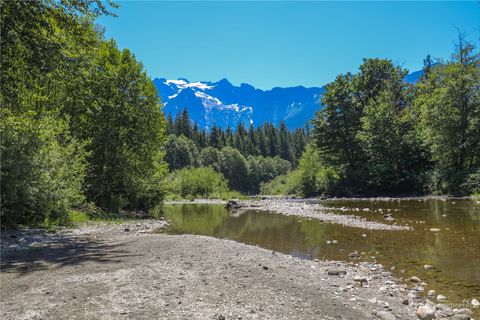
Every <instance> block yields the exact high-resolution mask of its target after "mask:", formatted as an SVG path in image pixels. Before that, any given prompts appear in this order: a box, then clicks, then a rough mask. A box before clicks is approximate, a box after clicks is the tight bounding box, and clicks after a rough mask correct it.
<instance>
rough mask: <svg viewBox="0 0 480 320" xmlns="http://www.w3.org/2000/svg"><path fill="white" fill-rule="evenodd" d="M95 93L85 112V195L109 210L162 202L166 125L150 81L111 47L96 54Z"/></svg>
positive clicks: (138, 66)
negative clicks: (87, 157)
mask: <svg viewBox="0 0 480 320" xmlns="http://www.w3.org/2000/svg"><path fill="white" fill-rule="evenodd" d="M93 77H94V78H95V79H96V80H95V81H96V83H95V86H94V88H95V90H96V94H95V97H94V101H93V106H92V108H91V109H90V110H89V111H90V112H89V113H88V121H87V124H86V126H87V128H86V130H85V132H86V134H85V137H84V138H85V139H89V141H90V144H89V150H91V154H92V155H91V157H90V165H91V171H90V172H89V175H88V177H87V181H88V184H89V190H88V194H89V197H90V199H92V200H94V201H95V203H96V204H97V205H98V206H100V207H102V208H107V209H109V210H113V211H118V210H120V209H122V208H123V207H126V208H132V209H133V208H137V209H147V208H149V207H151V206H152V205H153V204H154V203H156V202H159V201H161V199H162V193H163V192H162V189H161V182H160V181H161V178H162V176H163V173H164V172H165V169H164V168H163V166H162V163H161V159H162V156H163V139H164V126H165V121H164V118H163V114H162V113H161V111H160V105H159V102H158V97H157V92H156V90H155V87H154V85H153V83H152V82H151V80H150V79H149V78H148V76H147V75H146V74H145V72H144V71H143V70H142V65H141V64H140V63H138V62H137V61H136V60H135V58H134V56H133V55H132V54H131V53H130V52H129V51H128V50H123V51H121V52H120V51H119V50H118V49H117V47H116V44H115V42H113V41H109V42H105V43H103V44H102V45H101V47H100V48H99V50H98V51H97V57H96V69H95V72H94V75H93Z"/></svg>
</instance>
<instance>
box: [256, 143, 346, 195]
mask: <svg viewBox="0 0 480 320" xmlns="http://www.w3.org/2000/svg"><path fill="white" fill-rule="evenodd" d="M339 181H340V176H339V175H338V173H337V172H336V171H335V170H334V169H333V168H331V167H326V166H323V165H322V164H321V162H320V158H319V155H318V151H317V150H316V149H315V148H314V147H313V146H311V145H308V146H307V148H306V150H305V152H304V153H303V154H302V157H301V158H300V161H299V164H298V168H297V169H296V170H293V171H291V172H289V173H288V174H286V175H282V176H279V177H277V178H275V179H273V180H271V181H270V182H268V183H264V184H262V185H261V187H260V191H261V193H262V194H269V195H287V194H295V195H297V196H300V197H313V196H317V195H321V194H333V193H335V192H336V191H337V188H338V182H339Z"/></svg>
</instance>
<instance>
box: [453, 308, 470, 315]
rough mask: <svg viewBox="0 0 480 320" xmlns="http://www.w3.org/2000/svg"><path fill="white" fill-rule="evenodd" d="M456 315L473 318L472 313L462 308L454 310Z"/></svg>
mask: <svg viewBox="0 0 480 320" xmlns="http://www.w3.org/2000/svg"><path fill="white" fill-rule="evenodd" d="M455 313H456V314H463V313H464V314H468V315H469V316H473V312H472V310H470V309H467V308H462V309H455Z"/></svg>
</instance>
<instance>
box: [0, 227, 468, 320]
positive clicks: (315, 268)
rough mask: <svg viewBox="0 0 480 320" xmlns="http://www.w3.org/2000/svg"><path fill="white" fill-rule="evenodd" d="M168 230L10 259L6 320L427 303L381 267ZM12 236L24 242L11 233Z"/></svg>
mask: <svg viewBox="0 0 480 320" xmlns="http://www.w3.org/2000/svg"><path fill="white" fill-rule="evenodd" d="M167 224H168V222H165V221H158V220H139V221H129V222H127V223H122V224H115V225H112V224H98V225H92V226H85V227H80V228H76V229H65V230H61V231H60V232H58V233H57V234H43V235H42V236H41V239H37V240H38V241H36V242H35V243H31V244H30V246H28V247H26V248H22V249H19V250H16V251H14V252H10V254H9V255H8V256H7V257H6V258H5V259H2V272H1V273H0V278H1V287H2V290H1V292H2V293H1V301H2V306H3V307H2V310H1V311H0V314H1V315H2V318H3V319H35V318H38V317H41V318H56V319H67V318H68V319H85V318H101V319H118V318H120V317H126V318H142V319H144V318H152V317H154V318H164V319H171V318H193V319H240V318H241V319H258V318H267V319H268V318H271V319H318V318H319V317H321V318H323V319H334V318H335V319H337V318H338V315H340V314H341V315H342V316H343V318H342V319H352V320H353V319H377V318H378V319H385V320H389V319H415V318H416V315H415V312H416V309H417V307H419V306H421V305H423V303H424V302H425V300H424V299H422V298H420V297H419V295H418V292H417V291H415V290H414V289H413V288H412V287H409V286H407V285H406V284H402V283H400V282H398V281H397V280H396V279H395V278H394V277H393V275H392V274H391V273H390V272H388V271H386V270H384V268H383V266H382V265H381V264H375V263H368V262H344V261H330V260H306V259H301V258H295V257H293V256H291V255H287V254H282V253H279V252H272V251H271V250H267V249H263V248H260V247H257V246H251V245H247V244H243V243H239V242H235V241H231V240H225V239H217V238H212V237H206V236H198V235H166V234H162V233H157V232H158V229H159V228H160V229H161V228H164V227H165V226H167ZM30 232H31V233H32V235H34V234H35V232H38V230H37V231H33V230H30ZM4 239H7V240H8V242H10V243H15V242H19V241H20V238H18V237H17V238H11V237H9V235H5V234H3V235H2V243H3V242H4V241H3V240H4ZM42 239H43V240H42ZM7 292H8V294H7ZM435 308H437V309H438V314H441V312H443V311H441V310H440V309H442V308H443V309H446V310H448V311H449V312H450V311H451V312H454V314H455V312H456V314H460V313H459V312H462V314H463V313H464V312H467V311H465V310H456V311H455V310H452V309H450V308H448V307H447V306H446V305H441V304H439V305H437V306H435V305H433V309H435ZM159 315H160V316H159ZM440 318H441V317H438V318H437V319H440Z"/></svg>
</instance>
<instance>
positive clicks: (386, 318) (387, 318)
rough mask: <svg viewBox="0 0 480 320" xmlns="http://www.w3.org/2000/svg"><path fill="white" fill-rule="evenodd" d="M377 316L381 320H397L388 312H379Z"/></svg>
mask: <svg viewBox="0 0 480 320" xmlns="http://www.w3.org/2000/svg"><path fill="white" fill-rule="evenodd" d="M376 316H377V318H378V319H381V320H395V319H397V318H396V317H395V315H394V314H393V313H391V312H388V311H378V312H377V313H376Z"/></svg>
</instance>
